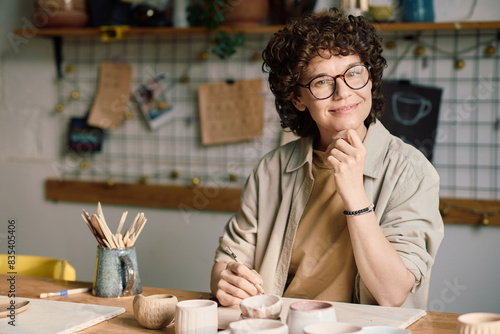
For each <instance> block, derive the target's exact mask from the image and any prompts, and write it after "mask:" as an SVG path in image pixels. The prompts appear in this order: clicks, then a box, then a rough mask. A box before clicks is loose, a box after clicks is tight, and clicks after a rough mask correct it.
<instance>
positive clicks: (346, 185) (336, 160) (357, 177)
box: [325, 129, 366, 207]
mask: <svg viewBox="0 0 500 334" xmlns="http://www.w3.org/2000/svg"><path fill="white" fill-rule="evenodd" d="M332 139H333V141H332V143H331V144H330V145H329V146H328V148H327V149H326V157H325V163H326V164H328V165H330V166H331V167H332V168H333V171H334V174H335V175H334V177H335V185H336V187H337V191H338V192H339V195H340V196H341V198H342V200H343V201H344V203H345V204H346V206H347V207H348V206H349V205H348V203H349V200H350V199H355V198H356V197H357V196H359V194H360V193H361V194H362V193H364V187H363V169H364V166H365V158H366V148H365V146H364V145H363V142H362V140H361V138H360V137H359V135H358V134H357V132H356V131H355V130H352V129H350V130H343V131H340V132H339V133H338V134H337V135H335V136H334V137H333V138H332Z"/></svg>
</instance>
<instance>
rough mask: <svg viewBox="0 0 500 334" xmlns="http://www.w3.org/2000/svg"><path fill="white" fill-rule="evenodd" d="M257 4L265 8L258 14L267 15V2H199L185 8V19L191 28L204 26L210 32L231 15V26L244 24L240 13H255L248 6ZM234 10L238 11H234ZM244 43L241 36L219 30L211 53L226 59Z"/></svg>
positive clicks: (215, 0) (230, 0)
mask: <svg viewBox="0 0 500 334" xmlns="http://www.w3.org/2000/svg"><path fill="white" fill-rule="evenodd" d="M257 3H260V4H265V7H261V10H260V12H263V14H264V15H267V12H268V10H269V8H268V0H262V1H255V0H201V1H199V2H198V3H195V4H191V5H189V6H188V7H187V18H188V22H189V24H190V25H191V26H205V27H207V28H208V29H210V30H217V29H219V28H220V26H221V25H222V24H225V23H227V18H228V16H231V15H233V16H235V15H237V17H235V19H234V20H231V21H230V22H231V24H234V23H237V22H238V23H239V22H245V20H244V19H241V16H239V15H240V13H242V12H248V13H255V12H256V11H249V10H248V8H249V7H248V6H254V5H256V4H257ZM235 8H236V9H238V10H235ZM262 8H264V11H262ZM257 11H258V10H257ZM254 17H255V14H254ZM258 23H260V22H258ZM244 42H245V36H244V35H243V34H234V35H232V36H231V35H229V34H228V33H226V32H225V31H222V30H219V31H218V33H217V35H216V36H215V46H214V48H213V49H212V53H214V54H216V55H217V56H218V57H219V58H221V59H227V58H229V57H231V56H232V55H233V54H234V53H235V52H236V50H237V48H238V47H240V46H241V45H242V44H243V43H244Z"/></svg>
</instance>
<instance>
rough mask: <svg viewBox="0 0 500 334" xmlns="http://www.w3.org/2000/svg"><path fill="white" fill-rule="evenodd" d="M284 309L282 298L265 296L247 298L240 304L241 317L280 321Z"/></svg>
mask: <svg viewBox="0 0 500 334" xmlns="http://www.w3.org/2000/svg"><path fill="white" fill-rule="evenodd" d="M282 308H283V300H282V299H281V297H280V296H277V295H271V294H264V295H257V296H252V297H248V298H245V299H243V300H242V301H241V303H240V309H241V317H242V318H244V319H247V318H257V319H278V318H279V316H280V313H281V309H282Z"/></svg>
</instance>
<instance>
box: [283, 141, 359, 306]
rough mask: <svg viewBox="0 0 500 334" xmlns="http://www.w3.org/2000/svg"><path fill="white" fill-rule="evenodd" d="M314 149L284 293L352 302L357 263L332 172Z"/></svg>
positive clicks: (323, 155) (299, 296)
mask: <svg viewBox="0 0 500 334" xmlns="http://www.w3.org/2000/svg"><path fill="white" fill-rule="evenodd" d="M324 157H325V153H324V152H322V151H316V150H314V155H313V168H312V173H313V176H314V186H313V189H312V193H311V196H310V197H309V201H308V202H307V206H306V208H305V209H304V213H303V215H302V218H301V220H300V224H299V227H298V229H297V234H296V236H295V241H294V244H293V250H292V258H291V262H290V268H289V272H288V281H287V284H288V286H287V288H286V289H285V293H284V296H285V297H290V298H305V299H317V300H329V301H336V302H352V296H353V291H354V279H355V276H356V272H357V269H356V263H355V261H354V254H353V250H352V245H351V238H350V236H349V229H348V228H347V221H346V218H345V216H344V214H343V210H344V208H343V203H342V199H341V198H340V196H339V195H338V193H337V191H336V188H335V181H334V178H333V171H332V169H331V167H329V166H328V165H326V164H325V163H324V162H323V158H324Z"/></svg>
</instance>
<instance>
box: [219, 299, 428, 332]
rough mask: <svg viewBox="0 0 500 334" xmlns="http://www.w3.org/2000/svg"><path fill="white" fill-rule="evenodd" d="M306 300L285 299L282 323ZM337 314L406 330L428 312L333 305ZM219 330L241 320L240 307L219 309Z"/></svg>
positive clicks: (345, 319)
mask: <svg viewBox="0 0 500 334" xmlns="http://www.w3.org/2000/svg"><path fill="white" fill-rule="evenodd" d="M304 300H305V299H295V298H283V309H282V311H281V314H280V318H281V321H282V322H283V323H286V318H287V315H288V310H289V309H290V304H292V303H293V302H296V301H304ZM333 304H334V305H335V311H336V314H337V321H339V322H348V323H351V324H355V325H358V326H361V327H364V326H392V327H399V328H406V327H408V326H410V325H411V324H412V323H414V322H415V321H417V320H418V319H420V318H421V317H423V316H424V315H425V314H426V312H425V311H424V310H420V309H413V308H403V307H387V306H376V305H362V304H350V303H336V302H334V303H333ZM218 312H219V313H218V315H219V329H226V328H227V327H228V326H229V324H230V323H231V322H233V321H237V320H239V318H240V314H241V312H240V309H239V307H219V309H218Z"/></svg>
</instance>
